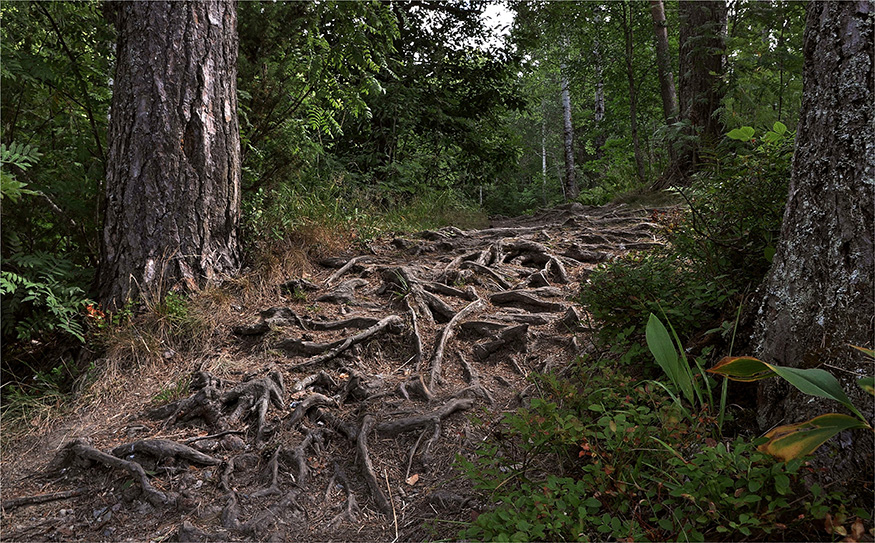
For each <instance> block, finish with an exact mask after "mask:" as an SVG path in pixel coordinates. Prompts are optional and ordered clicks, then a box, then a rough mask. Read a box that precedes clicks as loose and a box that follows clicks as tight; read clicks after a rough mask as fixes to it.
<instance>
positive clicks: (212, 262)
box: [99, 0, 240, 308]
mask: <svg viewBox="0 0 875 543" xmlns="http://www.w3.org/2000/svg"><path fill="white" fill-rule="evenodd" d="M113 15H114V16H115V18H116V26H117V29H118V44H117V49H116V54H117V60H116V75H115V78H114V80H113V97H112V109H111V119H110V125H109V136H108V140H109V142H110V148H109V156H108V167H107V183H106V222H105V225H104V230H103V247H102V253H103V254H102V260H101V263H100V269H99V286H100V297H101V300H102V301H103V302H104V303H105V304H106V305H107V306H108V307H110V308H112V307H117V306H118V305H120V304H123V303H124V302H125V301H126V300H127V299H128V298H129V297H135V296H137V295H144V294H148V295H160V294H162V293H163V291H166V290H167V289H168V288H170V287H172V286H174V284H176V283H178V282H180V281H183V282H184V283H187V284H188V285H189V286H194V285H197V284H200V283H202V282H203V281H208V280H210V279H212V278H214V277H216V276H217V275H218V274H225V273H230V272H234V271H236V270H237V269H238V268H239V264H240V253H239V247H238V239H237V235H238V223H239V216H240V136H239V132H238V126H237V68H236V65H237V15H236V4H235V3H234V2H225V1H216V0H213V1H209V2H173V1H160V2H159V1H136V2H118V3H117V4H115V5H113Z"/></svg>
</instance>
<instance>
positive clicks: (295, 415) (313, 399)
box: [286, 392, 337, 427]
mask: <svg viewBox="0 0 875 543" xmlns="http://www.w3.org/2000/svg"><path fill="white" fill-rule="evenodd" d="M322 405H337V402H336V401H334V400H333V399H331V398H329V397H327V396H324V395H322V394H319V393H315V392H314V393H313V394H311V395H309V396H307V398H305V399H304V400H303V401H301V402H298V403H297V405H295V406H294V407H295V410H294V411H292V414H291V415H290V416H289V420H288V422H287V423H286V424H287V425H288V426H290V427H294V426H295V424H297V423H298V422H299V421H300V420H301V419H303V418H304V415H305V414H306V413H307V411H309V410H310V409H312V408H313V407H316V406H322Z"/></svg>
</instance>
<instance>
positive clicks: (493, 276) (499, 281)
mask: <svg viewBox="0 0 875 543" xmlns="http://www.w3.org/2000/svg"><path fill="white" fill-rule="evenodd" d="M459 267H460V268H462V269H472V270H474V271H477V272H480V273H482V274H484V275H486V276H488V277H490V278H491V279H492V280H493V281H495V283H496V284H498V286H499V287H501V288H503V289H505V290H507V289H509V288H511V286H510V283H508V282H507V281H505V280H504V278H502V277H501V276H500V275H498V274H497V273H496V272H494V271H493V270H491V269H489V268H487V267H486V266H484V265H482V264H478V263H476V262H471V261H470V260H466V261H465V262H462V263H461V264H460V265H459Z"/></svg>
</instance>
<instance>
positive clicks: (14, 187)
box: [0, 142, 42, 202]
mask: <svg viewBox="0 0 875 543" xmlns="http://www.w3.org/2000/svg"><path fill="white" fill-rule="evenodd" d="M41 156H42V155H41V154H40V153H39V152H38V151H37V148H36V147H33V146H31V145H21V144H19V143H16V142H12V143H10V144H9V147H7V146H6V144H5V143H0V200H2V199H3V198H9V199H10V200H12V201H13V202H18V200H20V199H21V197H22V196H23V195H25V194H36V192H35V191H32V190H29V189H26V188H24V187H26V186H27V183H22V182H21V181H18V180H17V179H16V178H15V175H13V174H12V173H11V172H9V166H10V165H11V166H17V167H19V168H21V170H22V171H23V170H27V169H28V168H30V167H31V166H33V165H34V164H36V163H37V162H38V161H39V158H40V157H41Z"/></svg>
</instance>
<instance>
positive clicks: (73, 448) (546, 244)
mask: <svg viewBox="0 0 875 543" xmlns="http://www.w3.org/2000/svg"><path fill="white" fill-rule="evenodd" d="M648 220H649V215H648V213H647V212H646V211H643V210H638V211H636V210H632V209H631V208H628V207H625V206H607V207H601V208H590V207H585V206H581V205H579V204H572V205H566V206H561V207H559V208H556V209H553V210H551V211H549V212H546V213H543V214H540V215H538V216H535V217H530V218H524V219H513V220H510V219H509V220H500V221H493V224H492V226H491V227H490V228H488V229H484V230H477V231H461V230H458V229H455V228H444V229H441V230H439V231H426V232H421V233H419V234H416V235H412V236H409V237H403V238H395V239H392V240H388V241H385V242H380V243H375V244H373V245H372V246H371V251H370V253H368V254H362V255H358V256H356V257H355V258H352V259H331V260H326V261H324V262H321V263H320V266H321V267H320V271H319V272H318V273H316V274H314V276H313V277H309V278H308V279H306V280H305V279H298V280H295V281H290V282H289V283H287V284H286V285H284V287H283V291H284V293H285V295H284V297H283V298H282V299H277V300H276V306H275V307H270V308H267V307H265V308H252V309H253V311H254V312H255V313H254V315H253V316H252V318H250V319H249V320H248V321H245V322H240V323H238V326H236V327H235V329H234V339H233V341H234V342H235V344H236V345H237V347H238V348H239V349H241V350H243V351H246V352H260V353H262V354H263V356H262V357H261V358H262V359H263V360H265V363H264V365H263V366H262V367H252V368H250V371H249V373H248V374H246V375H241V376H240V377H239V379H233V380H229V379H220V378H218V377H216V376H214V375H211V374H210V373H208V372H205V371H200V372H197V373H196V374H195V376H194V378H193V380H192V395H191V396H189V397H188V398H185V399H183V400H179V401H177V402H173V403H170V404H167V405H164V406H162V407H160V408H157V409H152V410H150V411H146V412H142V413H138V414H137V415H136V416H134V417H132V418H131V419H130V420H127V421H125V422H124V425H123V426H122V427H118V426H116V427H114V430H113V431H112V432H110V431H109V430H108V429H107V430H106V432H105V433H104V434H103V435H100V436H98V438H95V436H94V435H93V434H92V437H91V441H90V442H89V441H86V440H83V439H75V436H71V437H73V438H74V439H67V440H64V443H65V444H62V446H61V447H60V452H59V453H58V455H57V456H56V458H55V459H54V461H53V462H52V464H51V465H49V466H47V467H43V466H33V469H34V474H33V476H34V477H35V476H37V475H38V476H39V477H40V478H41V480H42V481H44V483H42V484H41V485H39V486H35V485H33V484H25V483H24V482H22V481H6V480H4V481H3V483H4V485H3V486H4V487H6V489H5V491H4V492H3V509H4V511H3V517H2V525H3V530H2V536H0V539H2V540H3V541H13V540H28V541H36V540H44V541H74V540H79V541H81V540H88V541H122V540H127V539H130V540H146V539H148V540H154V541H229V540H284V541H328V540H337V541H355V540H364V541H393V540H399V541H407V540H425V539H430V538H435V537H454V536H455V534H456V533H457V532H458V529H459V528H460V526H459V524H458V522H455V523H454V521H467V520H470V519H471V518H472V515H475V514H476V511H477V510H478V508H480V507H483V506H485V505H486V504H484V503H480V502H478V500H477V499H476V498H475V497H474V495H473V494H471V492H470V484H469V483H468V482H467V481H466V480H464V479H463V478H462V477H461V474H460V472H459V471H458V470H457V469H456V468H455V467H454V465H453V464H454V460H455V458H456V457H457V456H458V455H469V456H470V455H471V454H472V452H473V450H474V448H475V447H476V446H477V444H478V443H480V442H481V441H483V440H486V439H489V438H490V437H491V435H492V432H493V431H494V429H495V428H496V424H497V422H498V421H499V420H500V419H501V417H502V416H503V414H504V413H505V412H508V411H512V410H514V409H516V408H517V407H519V406H520V405H523V404H524V403H525V402H526V399H527V397H528V396H529V394H530V392H531V389H530V386H531V385H530V383H529V381H527V379H526V377H527V376H528V375H529V374H530V373H533V372H535V373H544V372H547V371H553V370H561V369H562V368H563V367H564V365H565V364H567V362H568V361H569V360H571V359H572V358H573V357H574V356H575V355H576V354H578V353H579V352H580V351H581V348H582V347H581V341H582V340H583V339H584V338H585V337H586V335H587V333H588V331H587V329H586V328H585V327H584V326H583V325H582V324H581V322H580V313H579V309H578V308H577V307H576V304H575V303H574V302H573V299H574V297H575V296H576V294H577V291H578V289H579V285H580V282H581V280H582V279H583V278H585V275H586V274H587V273H588V271H589V270H590V269H592V268H593V267H594V266H595V265H596V264H597V263H599V262H601V261H604V260H607V259H609V258H612V257H613V256H614V255H617V254H619V253H622V252H625V251H628V250H633V249H647V248H649V247H652V246H653V245H654V244H656V243H658V242H657V241H656V240H655V238H654V233H653V225H652V224H651V223H649V222H648ZM259 311H260V314H259ZM474 417H476V419H477V421H478V422H477V423H475V422H474ZM96 443H99V444H100V446H97V445H94V444H96ZM30 478H32V477H29V479H30ZM16 499H18V500H20V501H19V502H16V501H15V500H16ZM21 500H23V501H24V503H21ZM27 500H44V502H43V503H27Z"/></svg>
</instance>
